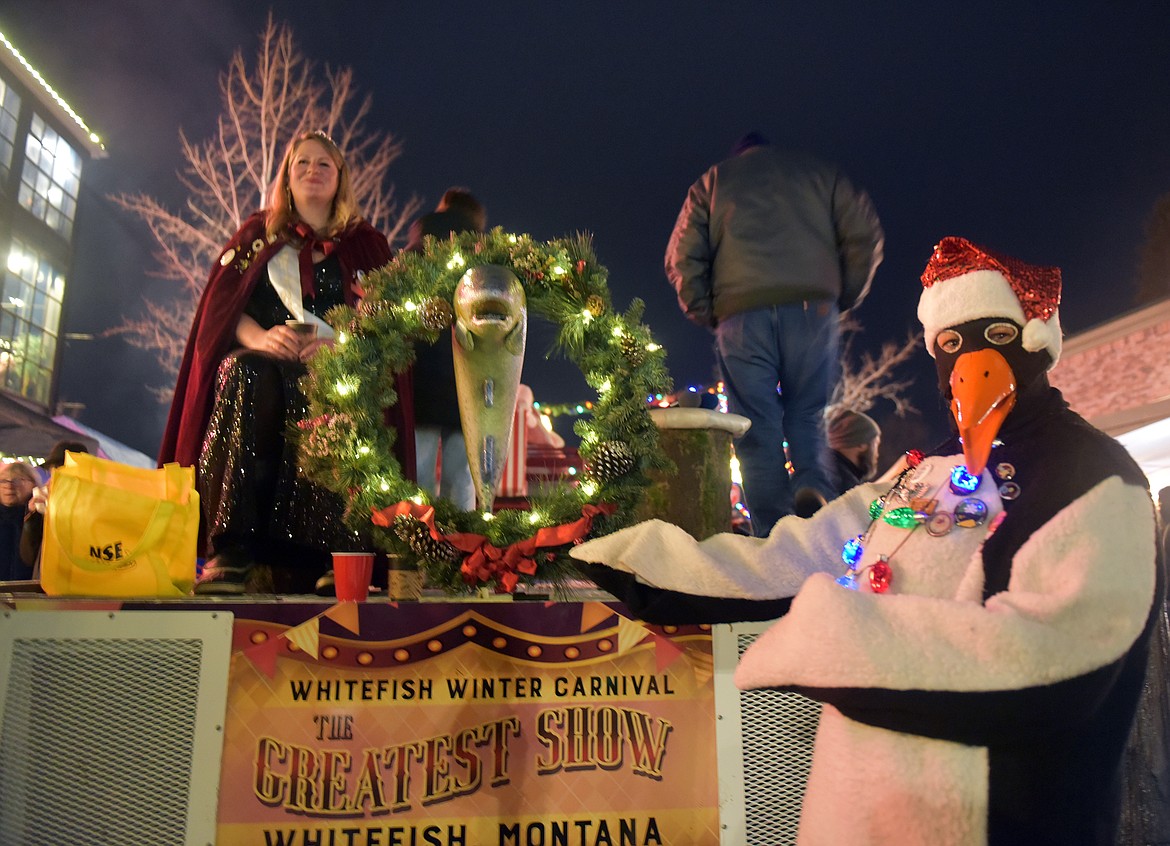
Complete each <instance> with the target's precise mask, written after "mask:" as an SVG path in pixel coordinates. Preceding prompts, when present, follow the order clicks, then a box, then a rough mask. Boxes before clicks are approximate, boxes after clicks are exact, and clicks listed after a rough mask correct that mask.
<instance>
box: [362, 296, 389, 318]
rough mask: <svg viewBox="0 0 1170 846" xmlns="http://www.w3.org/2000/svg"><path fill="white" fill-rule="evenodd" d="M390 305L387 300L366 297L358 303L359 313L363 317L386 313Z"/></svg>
mask: <svg viewBox="0 0 1170 846" xmlns="http://www.w3.org/2000/svg"><path fill="white" fill-rule="evenodd" d="M389 308H390V305H389V304H388V303H387V302H386V301H385V300H375V299H370V298H368V297H367V298H366V299H364V300H362V301H361V302H360V303H358V314H360V315H361V316H362V317H377V316H379V315H381V314H385V313H386V311H387V310H388V309H389Z"/></svg>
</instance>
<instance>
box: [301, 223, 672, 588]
mask: <svg viewBox="0 0 1170 846" xmlns="http://www.w3.org/2000/svg"><path fill="white" fill-rule="evenodd" d="M487 264H495V265H502V266H505V267H507V268H509V269H510V270H512V271H513V272H514V273H515V274H516V276H517V277H518V278H519V279H520V281H521V283H522V284H523V286H524V290H525V296H526V299H527V304H528V312H529V315H530V316H533V315H535V316H538V317H542V318H544V319H546V320H548V321H549V322H551V323H553V324H554V325H556V326H557V327H558V334H557V345H556V350H555V352H558V353H559V354H561V355H563V356H564V357H565V358H566V359H568V360H569V361H571V362H572V363H574V364H575V365H576V366H577V367H579V368H580V370H581V372H582V374H583V375H584V376H585V378H586V382H587V383H588V384H590V385H591V386H594V389H595V390H597V392H598V397H597V400H596V401H594V402H592V403H591V404H590V405H591V408H590V412H591V415H590V416H589V417H587V418H586V417H583V418H581V419H579V420H577V421H576V423H575V424H574V431H575V432H576V433H577V435H578V436H579V437H580V438H581V445H580V452H581V457H582V459H583V460H584V462H585V466H586V469H585V473H584V474H583V477H582V476H578V477H576V478H578V479H580V483H579V484H576V485H573V484H562V485H558V486H555V487H553V488H552V489H551V490H549V491H548V492H547V493H545V494H543V495H541V496H540V497H533V498H532V501H531V505H532V508H531V510H527V511H524V510H514V509H506V510H501V511H499V512H497V513H495V514H494V515H493V514H481V513H480V512H478V511H471V512H465V511H461V510H459V509H458V508H457V507H456V506H455V505H454V504H453V503H451V502H450V501H449V500H445V499H440V500H438V501H436V502H431V501H430V499H429V497H428V495H427V494H426V493H425V492H424V491H421V490H420V489H419V488H418V486H417V485H416V484H415V483H414V482H412V481H410V480H408V479H406V478H404V477H403V475H402V468H401V467H400V466H399V465H398V462H397V461H396V460H395V458H394V455H393V440H394V437H395V433H394V432H393V431H392V430H390V429H388V428H387V427H386V426H385V425H384V424H383V420H384V411H385V409H386V408H387V407H389V406H391V405H393V404H395V403H396V402H397V399H398V398H397V396H396V395H395V393H394V385H395V379H394V374H395V373H399V372H402V371H404V370H406V369H407V368H408V367H409V366H410V364H411V362H412V361H413V359H414V345H415V343H416V342H419V341H424V342H428V343H429V342H433V341H435V340H436V339H437V338H438V337H439V335H440V334H446V333H447V332H448V331H449V329H448V328H447V327H448V326H449V321H450V314H451V310H450V303H451V298H452V294H453V292H454V290H455V285H456V284H457V282H458V281H459V278H460V277H461V276H462V275H463V273H465V272H466V271H467V270H468V269H469V268H471V267H475V266H479V265H487ZM362 284H363V289H364V291H365V299H364V300H363V302H362V303H361V304H360V305H359V306H358V307H357V308H356V309H355V308H350V307H347V306H341V307H338V308H336V309H333V310H332V311H330V313H329V314H328V315H327V319H328V321H329V323H330V324H331V325H333V326H334V327H335V329H336V330H338V338H339V341H340V339H341V338H344V342H343V343H342V342H339V343H338V344H336V345H334V346H333V347H332V348H323V349H322V350H321V351H320V352H319V353H318V354H317V355H316V356H314V357H313V359H312V361H311V362H310V364H309V374H308V376H307V377H306V379H305V389H306V390H305V393H306V396H307V398H308V399H309V405H310V414H309V418H308V419H307V420H306V421H305V422H304V423H303V424H302V425H301V441H300V447H301V462H302V466H303V467H304V469H305V471H306V473H307V474H308V475H309V476H310V478H312V479H313V480H314V481H316V482H317V483H318V484H321V485H323V486H324V487H326V488H329V489H330V490H333V491H334V492H336V493H338V494H339V495H341V496H342V497H344V498H345V501H346V504H347V512H346V521H347V523H348V524H349V525H350V526H351V527H352V528H354V529H357V530H358V531H360V532H363V533H365V534H366V535H368V537H369V538H370V539H371V541H372V542H373V543H374V544H375V545H377V546H378V547H379V548H381V549H384V550H386V551H389V552H397V553H404V554H412V555H415V556H416V557H419V563H420V566H421V567H422V568H423V569H424V571H425V573H426V576H427V581H428V583H429V584H431V585H433V586H437V587H442V588H444V589H446V590H448V591H450V592H453V593H459V592H467V591H468V590H471V589H473V588H475V587H478V586H479V584H480V583H482V582H485V581H486V582H489V583H494V584H495V585H496V586H497V587H503V588H504V589H511V588H512V587H514V586H515V585H516V584H518V583H524V582H531V581H540V582H550V581H551V582H553V583H557V582H559V581H562V580H564V579H565V578H568V577H571V576H573V575H575V573H576V569H575V567H574V566H573V565H572V563H571V561H570V559H569V557H568V554H567V550H568V548H569V547H570V546H571V541H566V542H563V543H552V542H550V541H549V538H563V537H565V536H566V535H565V530H566V528H567V527H570V526H577V527H578V529H580V528H581V525H582V522H583V521H584V523H585V524H586V527H585V528H584V529H581V531H584V532H586V533H587V535H588V536H596V535H601V534H607V533H609V532H612V531H615V530H617V529H619V528H622V527H624V526H626V525H629V524H630V523H632V522H633V521H634V519H635V516H634V511H635V509H636V507H637V505H638V503H639V502H640V501H641V498H642V494H643V492H644V490H645V487H646V485H647V484H648V483H649V479H648V477H647V476H646V471H647V470H650V469H660V468H665V467H668V466H669V461H668V460H667V459H666V457H665V455H664V454H663V453H662V451H661V449H660V447H659V444H658V431H657V429H656V427H655V426H654V424H653V422H652V421H651V419H650V415H649V413H648V406H647V404H646V398H647V397H649V396H654V395H656V394H661V393H664V392H666V391H668V390H669V387H670V386H669V378H668V377H667V375H666V368H665V360H664V359H665V353H664V351H663V350H662V347H661V346H659V345H658V344H656V343H655V342H654V341H653V339H652V338H651V336H650V331H649V329H648V327H646V326H645V325H643V324H642V322H641V318H642V311H643V308H644V306H643V304H642V303H641V302H640V301H637V300H635V301H634V302H633V303H632V304H631V305H630V307H629V309H627V311H626V312H624V313H621V312H617V311H615V310H614V308H613V305H612V302H611V298H610V293H609V289H608V285H607V272H606V269H605V268H604V267H603V266H602V265H600V264H599V263H598V262H597V258H596V256H595V255H594V254H593V249H592V245H591V243H590V241H589V239H588V238H587V237H585V236H579V237H576V238H571V239H562V240H555V241H549V242H543V243H542V242H538V241H534V240H533V239H532V238H531V237H529V236H527V235H516V234H512V233H505V232H503V231H502V230H500V229H495V230H493V231H491V232H487V233H464V234H462V235H457V236H453V237H452V238H451V239H450V240H446V241H438V240H435V239H433V238H428V239H426V243H425V246H424V250H423V252H422V253H399V254H398V255H397V256H396V257H395V259H394V260H393V261H392V262H391V263H390V264H389V265H387V266H386V267H384V268H382V269H380V270H377V271H374V272H371V273H368V274H366V276H365V278H364V279H363V282H362ZM444 322H445V324H446V325H443V323H444ZM438 326H442V328H438ZM451 401H452V402H453V403H454V402H455V398H454V397H452V399H451ZM615 453H620V454H622V455H623V456H626V455H629V456H632V462H629V461H613V460H611V459H612V456H613V455H614V454H615ZM428 505H430V506H433V508H434V512H433V515H432V514H431V512H429V511H428V510H427V509H426V506H428ZM391 509H397V511H398V512H401V513H402V514H405V513H406V512H408V511H409V514H410V515H411V517H412V519H413V518H414V517H417V516H418V515H425V516H426V518H427V519H428V520H430V521H431V523H430V525H431V526H433V531H432V533H431V536H430V539H429V541H433V542H434V543H439V544H440V545H441V544H442V543H443V542H445V541H446V540H450V539H454V540H453V541H452V542H455V543H461V544H464V545H465V546H468V545H470V543H469V542H468V541H467V540H466V538H467V536H468V535H469V533H474V534H475V536H482V538H483V542H482V544H481V545H480V547H478V548H476V549H475V550H474V551H472V552H470V553H468V554H466V555H464V556H463V557H462V559H461V560H448V559H459V554H458V553H456V554H455V555H452V556H448V559H444V560H441V561H440V560H435V559H434V558H433V557H432V558H427V557H423V556H420V554H419V553H418V547H419V546H423V547H426V544H425V543H424V544H415V545H408V544H407V543H406V542H404V540H403V539H402V538H401V537H400V536H399V535H398V534H396V533H395V532H394V531H393V530H392V528H391V527H389V526H384V525H373V524H371V522H370V517H371V514H374V513H382V514H384V513H385V512H386V511H388V510H391ZM583 515H585V516H583ZM400 516H401V515H400ZM586 517H587V518H588V519H586ZM436 536H438V537H437V538H436ZM583 536H584V535H583ZM424 540H426V539H424ZM429 541H428V542H429ZM427 548H430V547H427ZM444 549H447V550H448V551H449V550H450V547H449V546H448V547H444ZM501 550H504V551H505V553H508V554H506V555H504V554H498V553H500V551H501ZM505 558H507V559H508V561H504V559H505ZM517 558H518V559H519V560H521V561H522V562H523V563H522V564H521V565H520V566H519V568H516V567H512V569H509V567H510V566H512V565H511V563H509V562H512V560H513V559H517ZM469 562H471V563H469ZM485 562H486V563H485ZM501 562H502V563H501ZM513 563H514V562H513Z"/></svg>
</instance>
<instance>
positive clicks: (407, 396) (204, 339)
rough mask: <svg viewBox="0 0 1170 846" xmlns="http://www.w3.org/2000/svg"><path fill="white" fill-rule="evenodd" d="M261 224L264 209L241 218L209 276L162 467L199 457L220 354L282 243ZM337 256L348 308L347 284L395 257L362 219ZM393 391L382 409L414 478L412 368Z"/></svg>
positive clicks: (351, 298) (230, 344)
mask: <svg viewBox="0 0 1170 846" xmlns="http://www.w3.org/2000/svg"><path fill="white" fill-rule="evenodd" d="M264 221H265V216H264V213H263V212H257V213H256V214H253V215H252V216H251V217H249V218H248V219H247V220H245V221H244V224H243V226H241V227H240V229H239V231H238V232H236V234H235V235H233V236H232V238H231V240H230V241H229V242H228V244H227V246H226V247H225V248H224V251H223V254H222V255H221V257H220V260H219V262H217V263H216V265H215V267H214V268H212V271H211V275H210V276H209V277H208V280H207V286H206V287H205V288H204V289H203V296H202V297H200V299H199V305H198V307H197V308H196V310H195V320H194V322H193V323H192V324H191V334H190V335H189V336H188V337H187V348H186V350H185V351H184V352H183V362H182V364H181V365H180V367H179V378H178V381H177V382H176V383H175V396H174V399H173V400H172V401H171V411H170V415H169V416H168V418H167V426H166V430H165V431H164V433H163V439H162V446H161V447H160V449H159V457H158V460H159V464H160V465H161V464H164V463H166V462H169V461H177V462H178V463H179V464H182V465H184V466H191V465H194V464H195V463H196V462H197V461H198V459H199V451H200V449H201V448H202V446H203V436H204V433H205V432H206V430H207V421H208V420H209V418H210V417H211V407H212V403H213V401H214V398H215V372H216V369H217V368H218V367H219V363H220V362H221V361H223V358H224V356H226V355H227V354H228V353H229V352H231V351H232V350H233V349H236V348H237V347H238V346H239V344H238V343H237V341H236V324H237V323H238V322H239V320H240V315H242V314H243V313H244V307H245V306H246V305H247V303H248V299H249V298H250V297H251V296H252V291H253V290H254V289H255V287H256V285H257V283H258V282H259V280H261V279H266V278H267V276H266V274H264V273H263V272H262V271H263V268H264V266H265V265H266V264H267V263H268V260H269V259H270V258H272V256H273V255H274V254H275V253H276V252H277V250H279V249H280V248H282V247H283V246H285V244H286V241H285V239H284V238H281V237H278V238H276V239H275V240H273V241H272V242H269V240H268V237H267V235H266V234H265V231H264ZM335 254H336V255H337V257H338V261H339V263H340V264H341V274H342V288H343V290H344V292H345V301H346V303H348V304H349V305H353V304H354V302H355V300H356V295H355V294H354V292H353V284H352V283H353V282H354V280H355V278H356V274H357V273H358V271H362V272H366V271H370V270H375V269H377V268H379V267H382V266H384V265H385V264H387V263H388V262H389V261H390V258H391V255H392V253H391V250H390V245H389V244H388V243H387V242H386V238H385V236H383V235H382V234H381V233H380V232H378V231H377V230H376V229H374V227H372V226H370V225H369V224H368V223H366V222H365V221H359V222H358V223H356V224H354V225H352V226H350V227H349V228H348V229H346V230H345V231H344V232H343V233H341V235H340V236H339V239H338V241H337V248H336V250H335ZM395 390H396V391H397V392H398V402H397V404H396V405H394V406H393V407H392V408H390V409H388V410H387V414H386V424H387V425H388V426H393V427H394V428H395V429H396V430H397V431H398V437H397V439H396V440H395V444H394V451H395V454H396V457H397V458H398V461H399V463H400V464H401V465H402V473H403V475H404V476H405V477H406V478H409V479H414V478H415V465H414V411H413V385H412V382H411V374H410V373H409V372H406V373H400V374H399V375H398V379H397V384H396V385H395Z"/></svg>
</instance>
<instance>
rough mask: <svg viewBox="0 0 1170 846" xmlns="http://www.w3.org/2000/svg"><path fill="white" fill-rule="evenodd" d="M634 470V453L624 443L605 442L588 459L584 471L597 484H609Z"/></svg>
mask: <svg viewBox="0 0 1170 846" xmlns="http://www.w3.org/2000/svg"><path fill="white" fill-rule="evenodd" d="M632 469H634V451H633V450H632V449H630V445H629V444H627V443H625V442H624V441H605V442H603V443H600V444H598V445H597V448H596V449H595V450H593V454H592V455H591V456H590V457H589V461H588V464H587V465H586V471H587V472H588V473H589V475H590V476H591V477H593V478H594V479H596V480H597V481H598V482H602V483H604V482H610V481H613V480H614V479H616V478H618V477H620V476H624V475H626V474H627V473H629V472H630V471H631V470H632Z"/></svg>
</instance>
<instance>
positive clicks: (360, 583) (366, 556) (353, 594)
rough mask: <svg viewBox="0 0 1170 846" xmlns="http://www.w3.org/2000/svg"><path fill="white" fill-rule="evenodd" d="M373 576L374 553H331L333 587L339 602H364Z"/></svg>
mask: <svg viewBox="0 0 1170 846" xmlns="http://www.w3.org/2000/svg"><path fill="white" fill-rule="evenodd" d="M373 575H374V553H372V552H335V553H333V585H334V590H335V591H336V592H337V599H338V600H339V601H341V602H365V601H366V597H367V596H369V593H370V578H371V577H372V576H373Z"/></svg>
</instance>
